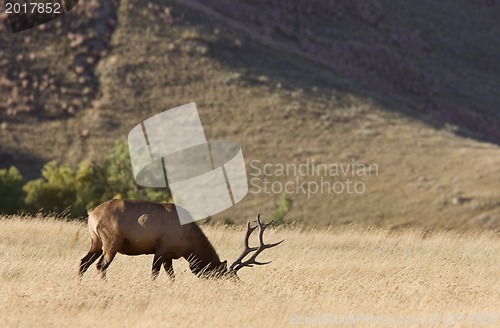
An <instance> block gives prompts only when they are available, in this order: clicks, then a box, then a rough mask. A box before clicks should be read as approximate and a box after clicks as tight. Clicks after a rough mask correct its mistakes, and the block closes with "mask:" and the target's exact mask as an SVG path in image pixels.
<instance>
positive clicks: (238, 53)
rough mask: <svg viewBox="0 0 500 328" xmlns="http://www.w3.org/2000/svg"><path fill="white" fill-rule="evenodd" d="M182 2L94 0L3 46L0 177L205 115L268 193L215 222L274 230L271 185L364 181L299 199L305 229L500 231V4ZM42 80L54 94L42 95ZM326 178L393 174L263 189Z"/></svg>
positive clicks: (253, 194) (252, 196)
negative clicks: (177, 114) (344, 171)
mask: <svg viewBox="0 0 500 328" xmlns="http://www.w3.org/2000/svg"><path fill="white" fill-rule="evenodd" d="M183 3H184V4H178V3H177V2H172V1H151V2H149V3H147V4H146V3H144V2H142V1H120V2H109V3H108V2H106V4H105V5H103V4H101V3H98V2H97V1H86V2H85V6H86V7H81V9H80V11H75V12H72V13H71V14H70V15H68V16H69V17H64V18H63V19H61V20H60V21H59V22H60V24H59V25H51V26H50V27H47V29H48V31H49V32H50V33H48V32H47V31H43V30H40V29H35V30H33V31H29V32H27V33H25V34H16V35H11V34H9V33H4V32H2V33H1V34H0V46H1V49H2V50H0V54H1V56H0V62H1V61H2V60H4V61H5V60H7V61H8V62H7V64H5V65H3V66H2V65H0V73H1V75H0V77H1V78H2V79H3V80H2V81H4V82H3V84H1V83H0V88H2V89H1V90H2V93H1V95H0V96H1V97H4V99H3V102H2V104H3V106H4V108H2V110H0V111H1V113H0V117H1V119H2V120H3V122H4V123H2V129H1V130H0V138H1V140H2V142H1V147H0V156H1V158H2V159H1V165H2V167H3V166H7V165H10V164H16V165H18V166H20V167H21V168H22V170H23V173H24V174H25V175H27V176H28V177H33V176H36V174H38V169H39V168H40V166H41V165H42V163H43V162H45V161H46V160H49V159H53V158H55V159H58V160H60V161H69V162H72V163H77V162H79V161H80V160H82V159H84V158H94V159H95V158H99V157H101V156H102V154H103V153H106V152H107V151H109V149H110V148H111V147H112V145H113V144H114V142H115V141H117V140H126V136H127V134H128V132H129V131H130V129H131V128H132V127H133V126H135V125H136V124H137V123H138V122H140V121H142V120H143V119H144V118H147V117H149V116H151V115H153V114H155V113H158V112H160V111H162V110H165V109H167V108H171V107H174V106H177V105H180V104H184V103H188V102H191V101H196V103H197V105H198V109H199V112H200V115H201V118H202V122H203V124H204V127H205V132H206V134H207V137H208V138H209V139H229V140H233V141H237V142H239V143H240V144H241V145H242V147H243V152H244V156H245V159H246V162H247V164H248V165H247V169H248V173H249V178H250V182H253V183H252V185H251V186H250V193H249V195H247V197H246V198H245V199H244V200H243V201H242V202H241V203H240V204H238V206H235V207H234V208H232V209H231V210H228V211H226V212H224V213H221V214H220V215H217V216H216V219H225V218H231V219H232V220H234V221H236V222H242V221H244V220H246V219H248V218H249V217H253V216H254V215H255V214H256V213H257V212H261V213H263V214H264V216H265V217H269V216H270V215H271V213H272V211H273V210H274V209H275V207H276V203H277V201H278V199H279V197H280V192H270V193H265V192H262V190H261V191H260V192H257V191H258V186H261V187H262V183H264V182H263V180H264V178H266V179H268V182H269V183H273V182H279V183H281V184H285V183H287V182H291V183H292V184H293V185H294V186H296V185H300V183H301V182H304V181H305V182H306V183H313V182H315V183H321V181H322V180H321V178H323V181H325V180H326V181H328V182H330V183H334V182H335V181H343V182H345V180H346V179H347V178H351V180H352V181H353V182H362V183H363V184H364V186H365V190H364V192H363V193H359V194H356V193H354V194H349V193H347V192H343V193H340V194H335V193H327V192H323V193H313V194H311V195H310V197H308V195H307V192H306V193H304V192H302V190H301V189H299V190H296V189H295V190H293V192H290V193H289V196H290V197H291V198H292V199H293V200H294V207H293V210H292V211H291V213H290V214H289V217H290V219H294V220H297V221H302V222H304V223H306V224H313V225H319V226H324V225H329V224H348V223H358V224H372V225H389V226H394V227H398V226H402V225H408V224H409V225H421V226H429V227H436V228H458V229H464V228H478V227H481V228H493V229H498V228H499V227H500V201H499V199H500V190H499V188H498V184H499V180H500V165H499V164H500V151H499V148H498V146H497V145H495V142H498V141H499V139H498V138H499V136H498V135H497V133H498V131H499V130H498V122H499V120H498V117H497V116H496V115H498V114H497V113H496V105H497V104H498V103H499V98H498V97H499V94H498V90H497V89H498V88H497V86H498V85H500V81H499V80H498V79H499V76H500V75H499V74H498V69H499V68H498V65H497V63H496V61H495V60H494V59H495V58H496V57H498V55H497V54H498V53H499V49H500V45H498V42H499V41H498V40H500V39H499V38H495V37H494V36H495V35H498V26H497V24H495V21H494V20H493V19H494V17H495V13H497V12H498V6H497V5H496V4H494V5H493V6H487V5H486V4H483V3H478V2H470V1H469V2H466V1H460V2H454V3H457V4H453V3H452V2H451V1H445V2H443V3H442V7H440V6H439V5H438V4H437V3H436V4H434V3H430V2H426V3H425V4H421V3H419V4H414V3H411V2H404V3H403V4H391V3H389V2H385V1H379V2H377V3H376V5H373V6H374V7H373V8H372V7H371V6H369V7H364V5H362V3H361V2H359V3H358V2H343V1H338V2H334V3H335V6H336V7H335V6H333V5H332V6H333V7H331V8H330V7H328V6H327V7H321V6H320V4H322V3H323V2H319V1H316V2H314V3H311V5H309V6H308V7H307V8H302V7H300V6H298V4H297V3H298V2H294V1H290V2H286V3H287V5H284V4H282V3H280V2H241V3H239V4H238V5H230V4H229V3H228V2H224V1H209V2H204V3H205V5H203V6H200V5H199V3H197V2H194V1H189V2H183ZM325 3H326V2H325ZM186 4H188V5H186ZM314 4H316V5H317V6H314ZM419 6H421V7H422V8H427V9H428V10H425V11H424V9H418V8H417V7H419ZM419 8H420V7H419ZM278 9H280V10H278ZM417 9H418V10H420V11H416V10H417ZM448 9H449V10H450V12H457V13H461V14H462V16H460V15H458V14H457V15H451V14H450V15H448V16H446V15H445V13H446V12H445V10H448ZM258 13H259V14H258ZM463 15H465V16H463ZM420 16H421V17H422V19H419V17H420ZM445 16H446V17H449V20H443V17H445ZM410 18H411V19H410ZM235 22H237V23H238V24H235ZM264 22H266V24H264ZM4 25H5V23H4ZM4 29H5V28H4ZM472 30H474V31H475V32H472ZM454 33H455V34H456V35H457V37H454ZM412 38H414V39H412ZM35 40H36V42H35ZM82 40H83V41H82ZM29 51H31V52H33V53H35V59H34V60H32V59H31V56H30V52H29ZM19 53H25V54H27V58H28V59H26V58H25V57H24V56H23V58H18V57H19V56H18V54H19ZM89 58H93V59H89ZM478 58H481V59H478ZM0 64H1V63H0ZM79 67H83V69H82V68H79ZM23 71H26V72H27V76H28V77H26V76H25V75H24V74H23V75H21V76H20V74H21V73H22V72H23ZM49 73H50V74H49ZM44 74H49V75H50V76H49V77H48V78H47V80H48V82H47V83H46V84H47V86H46V89H47V90H49V91H43V90H42V91H41V90H40V85H41V84H42V83H44V82H43V81H44V77H43V76H44ZM40 76H41V77H40ZM51 76H53V77H51ZM23 77H24V78H25V79H28V80H29V82H28V86H27V87H26V89H23V83H24V82H23V81H24V79H23ZM82 77H83V79H82ZM51 78H52V79H53V81H52V82H51V80H50V79H51ZM31 80H33V81H31ZM5 81H8V82H5ZM35 82H38V83H37V84H35ZM24 84H26V83H24ZM482 86H484V87H482ZM16 88H17V90H18V91H17V92H14V91H13V90H16ZM33 90H35V91H36V92H34V91H33ZM44 90H45V89H44ZM44 92H45V93H44ZM32 94H36V95H39V96H37V97H35V98H34V99H32V100H31V99H29V97H30V95H32ZM12 98H14V100H15V103H11V104H10V105H8V106H6V105H5V104H7V103H8V101H9V99H12ZM25 98H28V100H23V99H25ZM18 103H19V104H20V105H18ZM62 104H66V105H62ZM0 106H2V105H0ZM22 106H26V108H28V110H25V111H24V112H23V111H22V110H21V109H20V108H25V107H22ZM51 108H52V109H53V110H51ZM13 109H16V111H15V113H14V112H13ZM464 136H469V137H474V139H469V138H467V137H464ZM481 140H489V141H491V142H492V143H486V142H484V141H481ZM252 162H253V165H252ZM313 162H314V163H316V164H318V163H319V164H337V165H340V164H342V165H344V166H346V165H348V164H352V163H365V164H376V167H377V168H378V169H377V171H376V172H377V175H376V174H371V175H370V176H358V175H356V176H347V177H346V176H344V177H332V176H325V175H324V174H323V176H318V175H314V174H311V173H309V174H306V176H300V177H297V176H295V175H293V174H289V175H287V176H277V175H280V174H277V173H276V172H273V176H269V177H267V176H264V175H263V174H258V173H259V171H260V170H259V169H258V168H261V169H262V168H263V165H264V164H273V167H274V168H276V167H277V165H279V164H283V165H287V164H289V165H297V166H298V165H300V164H304V163H309V164H311V163H313ZM310 166H311V165H310ZM256 167H258V168H256ZM252 178H254V180H252ZM257 179H260V180H257ZM297 179H298V180H297ZM289 185H290V184H289ZM292 189H293V188H292Z"/></svg>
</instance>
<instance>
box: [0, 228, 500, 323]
mask: <svg viewBox="0 0 500 328" xmlns="http://www.w3.org/2000/svg"><path fill="white" fill-rule="evenodd" d="M242 229H243V228H238V227H234V228H228V227H224V226H203V230H204V231H205V232H206V234H207V235H208V237H209V239H210V240H211V241H212V243H213V245H214V246H215V248H216V249H217V250H218V252H219V255H220V256H221V258H223V259H225V258H229V259H234V258H236V256H237V255H238V254H239V252H240V251H241V243H242V240H243V230H242ZM280 238H285V239H286V241H285V243H284V244H283V245H281V246H279V247H278V248H276V249H272V250H269V251H268V252H267V253H266V254H263V258H262V259H263V260H265V259H272V260H273V263H272V264H270V265H268V266H264V267H256V268H248V269H243V270H242V272H241V273H240V278H241V281H240V282H233V281H228V280H206V279H199V278H196V277H195V276H194V275H192V274H191V272H189V270H188V267H187V264H186V262H185V261H183V260H179V261H174V267H175V270H176V275H177V278H176V280H175V282H173V283H171V282H169V281H168V279H167V277H166V274H165V272H164V271H162V272H161V274H160V277H159V278H158V280H157V281H156V282H154V283H152V282H151V281H150V279H149V278H150V265H151V262H152V256H137V257H129V256H123V255H118V256H117V257H116V259H115V261H114V262H113V263H112V264H111V266H110V268H109V270H108V280H107V282H103V281H101V280H100V279H99V278H98V276H97V273H96V270H95V266H93V267H92V268H91V269H90V270H89V272H87V274H86V275H85V276H84V277H83V279H82V281H81V282H80V283H79V282H78V279H77V275H76V272H77V266H78V262H79V260H80V258H81V257H83V256H84V255H85V254H86V252H87V249H88V246H89V240H88V239H89V238H88V236H87V228H86V226H85V225H83V224H81V223H76V222H63V221H56V220H52V219H43V220H41V219H22V218H3V219H0V263H2V265H1V266H0V284H1V288H0V322H1V323H2V324H1V325H2V326H3V327H16V326H26V327H28V326H37V327H38V326H59V327H61V326H91V325H96V324H98V325H103V326H106V327H108V326H110V327H122V326H124V325H126V326H148V327H152V326H162V327H163V326H165V327H171V326H176V327H189V326H193V327H194V326H215V327H217V326H220V327H230V326H233V327H234V326H259V327H260V326H269V327H276V326H287V325H292V326H293V325H296V324H298V323H300V322H302V323H303V324H304V325H306V326H311V324H308V323H310V322H309V321H311V320H312V321H313V323H314V322H315V321H314V320H318V318H323V320H337V321H339V320H343V323H344V324H345V325H344V326H364V325H365V324H367V323H371V324H374V325H376V323H377V320H379V321H378V322H380V320H384V322H385V323H384V324H378V326H388V323H389V321H388V320H393V322H392V323H393V325H392V326H398V327H399V326H405V327H413V326H422V327H427V326H430V324H429V321H428V320H432V319H434V318H435V319H437V320H439V321H438V322H439V323H440V325H439V326H444V325H447V323H451V324H450V325H447V326H471V325H473V326H477V325H478V324H477V323H478V320H482V321H481V322H482V323H484V325H483V327H487V326H489V327H493V326H498V325H500V317H499V313H500V296H499V295H500V279H499V278H500V277H499V272H500V240H499V238H498V236H497V235H494V234H489V233H477V234H465V235H456V234H454V233H445V232H440V233H434V234H428V235H425V234H423V233H421V232H419V231H415V230H413V231H399V232H390V231H387V230H380V229H376V230H375V229H372V230H366V229H356V228H349V229H341V230H338V229H332V230H330V231H311V230H306V231H301V229H299V228H294V229H287V228H283V229H275V230H271V231H269V232H268V235H267V240H269V241H277V240H278V239H280ZM453 315H455V317H452V316H453ZM325 316H326V317H325ZM328 316H329V317H328ZM363 316H364V317H363ZM369 316H371V318H369ZM435 316H437V317H435ZM349 320H351V321H349ZM396 320H406V322H405V324H404V325H403V324H402V323H401V322H399V323H396ZM419 320H420V321H419ZM446 320H448V321H446ZM316 323H317V322H316ZM323 323H325V324H326V323H328V322H323ZM330 323H332V324H331V325H332V326H340V325H339V324H334V322H330ZM346 323H347V324H346ZM349 323H351V324H349Z"/></svg>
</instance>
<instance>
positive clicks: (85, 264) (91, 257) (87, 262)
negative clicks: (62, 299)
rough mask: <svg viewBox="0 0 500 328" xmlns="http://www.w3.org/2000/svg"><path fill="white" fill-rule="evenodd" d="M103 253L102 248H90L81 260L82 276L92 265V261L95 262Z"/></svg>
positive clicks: (80, 271)
mask: <svg viewBox="0 0 500 328" xmlns="http://www.w3.org/2000/svg"><path fill="white" fill-rule="evenodd" d="M101 254H102V249H98V250H94V249H92V248H91V249H90V251H89V252H88V253H87V255H85V257H83V258H82V259H81V260H80V270H79V273H80V277H81V276H83V274H84V273H85V272H86V271H87V269H88V268H89V267H90V266H91V265H92V263H94V262H95V260H97V259H98V258H99V256H101Z"/></svg>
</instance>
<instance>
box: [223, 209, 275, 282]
mask: <svg viewBox="0 0 500 328" xmlns="http://www.w3.org/2000/svg"><path fill="white" fill-rule="evenodd" d="M272 222H273V220H271V221H269V223H262V221H261V220H260V214H259V215H257V224H258V225H256V226H255V227H252V226H251V225H250V222H248V229H247V233H246V235H245V250H244V251H243V253H241V255H240V256H239V257H238V259H237V260H236V261H234V263H233V264H231V266H230V267H229V270H230V271H234V272H236V271H238V270H239V269H241V268H243V267H252V266H253V265H254V264H255V265H264V264H269V263H271V261H269V262H258V261H257V260H256V259H257V256H258V255H259V254H260V253H261V252H262V251H263V250H265V249H267V248H271V247H274V246H278V245H279V244H281V243H282V242H284V241H285V240H284V239H283V240H282V241H280V242H277V243H272V244H265V243H264V239H263V237H264V230H266V228H267V227H268V226H269V225H270V224H271V223H272ZM257 227H259V242H260V245H259V247H249V246H248V239H249V238H250V235H251V234H252V232H253V231H254V230H255V229H257ZM251 252H255V253H253V255H252V256H251V257H250V258H249V259H248V260H246V261H243V262H242V260H243V259H244V258H245V257H246V256H247V255H248V254H250V253H251Z"/></svg>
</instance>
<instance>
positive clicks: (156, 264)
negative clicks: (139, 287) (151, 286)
mask: <svg viewBox="0 0 500 328" xmlns="http://www.w3.org/2000/svg"><path fill="white" fill-rule="evenodd" d="M162 261H163V259H162V256H161V255H159V254H155V257H154V258H153V267H152V268H151V279H152V280H155V279H156V277H158V275H159V274H160V269H161V263H162Z"/></svg>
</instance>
